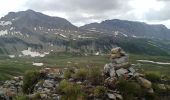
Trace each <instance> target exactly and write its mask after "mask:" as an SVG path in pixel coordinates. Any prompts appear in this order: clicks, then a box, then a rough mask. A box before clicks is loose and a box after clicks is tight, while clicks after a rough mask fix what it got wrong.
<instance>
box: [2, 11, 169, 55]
mask: <svg viewBox="0 0 170 100" xmlns="http://www.w3.org/2000/svg"><path fill="white" fill-rule="evenodd" d="M169 34H170V32H169V29H167V28H166V27H165V26H163V25H148V24H145V23H140V22H131V21H123V20H106V21H103V22H101V23H93V24H89V25H85V26H83V27H76V26H74V25H73V24H71V23H70V22H69V21H67V20H66V19H64V18H59V17H51V16H48V15H44V14H42V13H39V12H35V11H33V10H27V11H20V12H10V13H8V14H7V15H6V16H4V17H2V18H1V19H0V54H1V55H2V54H3V55H10V56H11V57H16V56H19V57H21V56H24V55H30V56H33V57H35V55H37V56H41V57H42V56H44V55H45V54H49V53H50V52H65V51H66V52H67V51H69V52H82V53H96V52H100V53H106V52H108V51H109V50H110V49H111V48H112V47H115V46H121V47H123V48H124V49H125V50H127V51H128V52H133V51H136V52H135V53H144V54H152V55H154V54H158V55H168V53H169V50H170V44H169V43H170V42H169V41H170V40H169V37H170V35H169ZM165 40H166V41H165ZM124 41H126V42H124ZM138 41H141V42H138ZM130 46H132V47H133V48H131V47H130ZM141 51H142V52H141ZM147 51H149V52H147Z"/></svg>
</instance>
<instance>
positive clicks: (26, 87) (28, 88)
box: [22, 71, 41, 94]
mask: <svg viewBox="0 0 170 100" xmlns="http://www.w3.org/2000/svg"><path fill="white" fill-rule="evenodd" d="M40 77H41V74H40V72H38V71H27V72H26V73H25V75H24V79H23V87H22V90H23V93H25V94H29V93H32V92H33V89H34V85H35V84H36V83H37V82H38V80H39V79H40Z"/></svg>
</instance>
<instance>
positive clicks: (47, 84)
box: [43, 80, 55, 88]
mask: <svg viewBox="0 0 170 100" xmlns="http://www.w3.org/2000/svg"><path fill="white" fill-rule="evenodd" d="M54 85H55V82H54V81H51V80H45V81H44V83H43V86H44V87H46V88H53V87H54Z"/></svg>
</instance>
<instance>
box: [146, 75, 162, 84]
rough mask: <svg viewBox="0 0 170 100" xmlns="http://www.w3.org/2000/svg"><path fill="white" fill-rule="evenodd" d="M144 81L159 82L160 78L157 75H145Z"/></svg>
mask: <svg viewBox="0 0 170 100" xmlns="http://www.w3.org/2000/svg"><path fill="white" fill-rule="evenodd" d="M145 77H146V79H148V80H150V81H152V82H160V81H161V76H160V75H159V74H157V73H147V74H146V75H145Z"/></svg>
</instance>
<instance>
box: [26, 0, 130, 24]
mask: <svg viewBox="0 0 170 100" xmlns="http://www.w3.org/2000/svg"><path fill="white" fill-rule="evenodd" d="M127 2H128V0H34V1H33V0H29V1H28V2H27V3H26V6H27V8H28V9H33V10H36V11H41V12H43V11H50V12H64V13H65V15H66V16H67V17H68V20H69V21H71V22H73V23H79V22H84V23H88V22H90V21H91V20H104V19H108V18H110V17H111V16H112V17H113V18H114V16H117V15H118V14H122V13H123V14H125V13H126V12H127V11H128V9H130V7H129V6H128V5H127ZM84 14H87V15H90V16H89V17H88V16H84Z"/></svg>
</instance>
